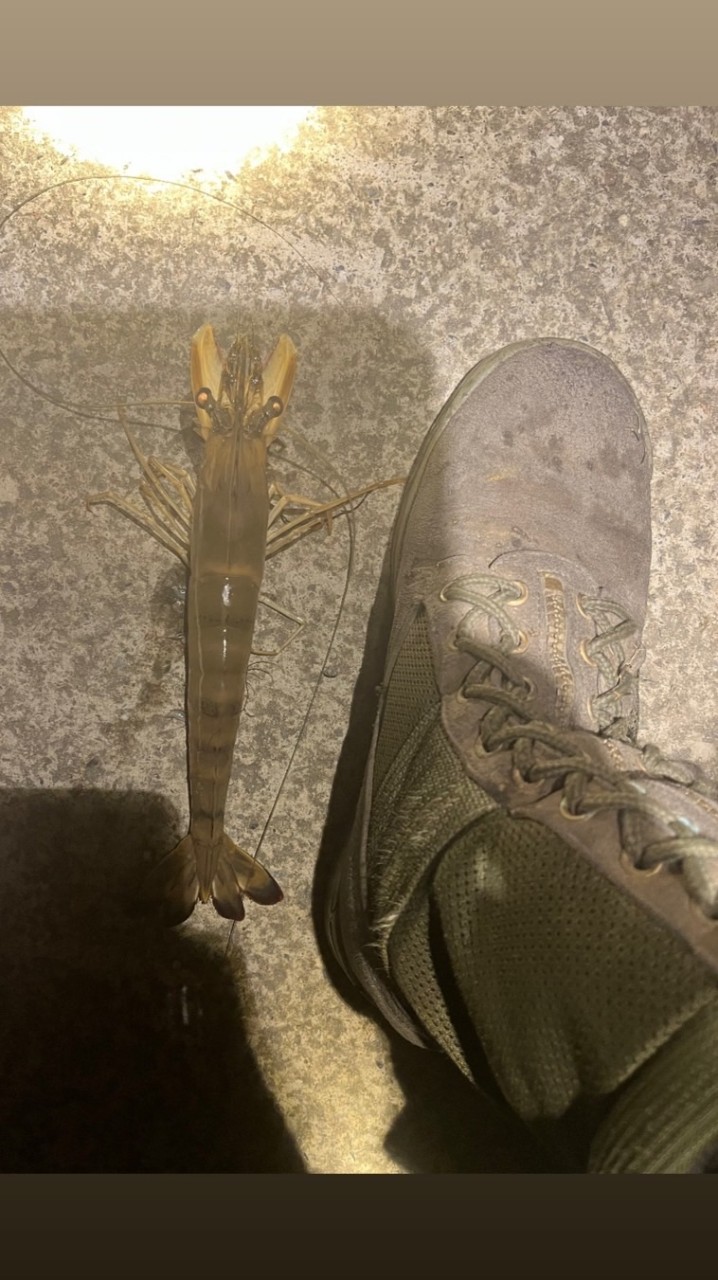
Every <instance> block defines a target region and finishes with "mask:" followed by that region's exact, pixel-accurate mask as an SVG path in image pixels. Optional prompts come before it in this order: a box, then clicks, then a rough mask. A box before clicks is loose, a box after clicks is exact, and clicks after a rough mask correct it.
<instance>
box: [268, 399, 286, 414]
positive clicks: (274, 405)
mask: <svg viewBox="0 0 718 1280" xmlns="http://www.w3.org/2000/svg"><path fill="white" fill-rule="evenodd" d="M283 409H284V405H283V404H282V401H281V400H280V398H279V396H270V397H269V399H268V401H267V403H266V404H265V406H264V416H265V418H278V417H279V415H280V413H281V412H282V410H283Z"/></svg>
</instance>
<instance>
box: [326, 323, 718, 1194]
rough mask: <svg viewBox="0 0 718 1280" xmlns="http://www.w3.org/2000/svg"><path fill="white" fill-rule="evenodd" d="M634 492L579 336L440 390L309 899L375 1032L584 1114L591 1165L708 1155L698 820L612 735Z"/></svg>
mask: <svg viewBox="0 0 718 1280" xmlns="http://www.w3.org/2000/svg"><path fill="white" fill-rule="evenodd" d="M650 475H651V451H650V442H649V439H648V434H647V430H646V426H645V422H644V419H643V415H642V413H641V409H640V407H639V405H638V403H637V401H636V398H635V396H634V394H633V391H632V390H631V388H630V386H629V384H628V383H627V381H626V380H625V378H624V377H623V376H622V374H621V373H620V372H619V370H618V369H617V368H616V366H615V365H614V364H613V363H612V362H611V361H610V360H608V359H607V358H606V357H605V356H603V355H601V354H600V353H599V352H597V351H594V350H593V349H592V348H590V347H588V346H586V345H584V344H582V343H578V342H572V341H568V340H564V339H558V338H556V339H554V338H550V339H541V340H532V341H528V342H520V343H516V344H514V345H511V346H508V347H505V348H503V349H502V350H500V351H498V352H497V353H495V354H494V355H492V356H490V357H488V358H486V359H484V360H482V361H481V362H480V363H479V364H478V365H476V366H475V368H473V369H472V370H471V371H470V372H469V373H468V374H467V375H466V377H465V378H464V379H463V381H462V382H461V383H460V384H459V386H458V387H457V388H456V390H455V391H454V393H453V395H452V396H451V397H450V399H449V401H448V402H447V404H446V405H445V406H444V408H443V409H442V411H441V413H440V414H439V416H438V418H437V419H436V422H435V423H434V425H433V426H432V428H431V430H430V431H429V433H428V435H427V436H426V438H425V440H424V442H423V445H422V447H421V449H420V451H419V454H418V456H417V458H416V461H415V463H414V465H413V467H412V470H411V473H410V475H409V478H408V480H407V483H406V486H405V489H404V493H403V496H402V500H401V504H400V507H399V511H398V514H397V519H396V523H395V527H394V531H393V535H392V541H391V545H390V550H389V575H390V590H389V595H390V601H389V606H388V609H389V616H388V617H387V618H386V620H385V625H386V630H387V633H388V643H387V650H386V662H385V669H384V677H383V680H382V684H381V688H380V693H379V702H378V711H377V716H376V722H375V726H374V732H373V737H372V741H371V747H370V750H369V754H368V759H367V761H366V767H365V771H364V781H363V788H362V793H361V798H360V801H359V805H358V807H357V811H356V814H355V819H354V825H353V829H352V833H351V837H350V839H349V841H348V844H347V846H346V847H345V848H344V849H343V850H342V852H341V855H340V857H338V859H337V864H336V868H335V870H334V872H333V875H332V879H331V883H330V885H329V888H328V892H327V910H326V920H325V923H326V930H327V934H328V937H329V941H330V945H331V948H332V950H333V952H334V954H335V956H336V958H337V960H338V961H339V963H340V964H341V965H342V967H343V968H344V970H345V971H346V973H347V974H348V975H349V976H350V978H351V979H352V981H353V982H354V983H355V984H357V985H358V986H359V987H360V988H361V989H362V990H363V991H364V992H365V994H366V995H367V996H368V997H369V999H370V1000H371V1001H372V1002H373V1004H374V1005H375V1006H376V1007H377V1008H378V1009H379V1011H380V1012H381V1014H382V1015H383V1016H384V1018H385V1019H386V1020H387V1021H388V1022H389V1023H390V1024H391V1025H392V1026H393V1027H394V1028H395V1029H396V1030H397V1031H399V1032H400V1034H402V1035H403V1036H404V1037H405V1038H406V1039H408V1040H411V1041H413V1042H414V1043H417V1044H424V1045H439V1046H440V1047H442V1048H443V1049H444V1050H445V1051H446V1052H447V1053H449V1054H450V1056H452V1057H453V1059H454V1060H455V1062H456V1063H457V1064H458V1065H459V1067H460V1068H461V1069H462V1070H463V1071H464V1072H465V1074H467V1075H468V1076H469V1077H470V1078H473V1079H476V1076H477V1074H478V1067H477V1068H476V1069H474V1066H475V1064H477V1063H478V1062H479V1059H480V1058H481V1057H482V1055H483V1056H484V1057H485V1060H486V1061H487V1062H488V1065H489V1068H490V1071H491V1073H492V1076H493V1078H494V1079H495V1081H496V1082H497V1083H498V1087H499V1089H500V1091H501V1093H502V1095H503V1096H504V1098H505V1099H506V1100H507V1101H508V1103H509V1105H510V1106H511V1107H512V1109H513V1110H514V1111H515V1112H517V1113H518V1114H519V1115H521V1116H522V1117H523V1118H524V1119H525V1120H526V1121H527V1122H528V1123H531V1124H534V1125H537V1126H540V1125H541V1124H542V1123H543V1122H545V1121H552V1122H553V1121H561V1119H562V1118H563V1117H566V1116H568V1115H569V1114H571V1113H572V1111H573V1112H575V1111H576V1110H577V1109H578V1110H579V1111H580V1110H581V1108H583V1110H584V1112H586V1110H587V1109H588V1112H590V1113H591V1114H592V1115H594V1114H595V1115H596V1116H598V1115H601V1116H603V1117H604V1118H603V1120H602V1121H601V1124H600V1125H599V1126H598V1127H596V1126H595V1125H594V1127H593V1129H592V1130H591V1137H590V1143H589V1147H590V1150H588V1151H587V1154H586V1160H587V1164H588V1166H589V1167H591V1168H596V1169H612V1170H613V1169H618V1168H625V1169H640V1170H642V1169H643V1168H659V1167H660V1168H662V1167H664V1166H665V1167H668V1168H671V1169H673V1168H678V1167H680V1168H681V1169H682V1168H684V1167H685V1168H694V1167H697V1166H698V1165H700V1162H701V1161H704V1160H705V1158H706V1154H705V1153H706V1147H707V1145H710V1143H709V1142H708V1140H707V1139H706V1138H705V1133H706V1124H707V1125H708V1129H709V1130H710V1134H711V1135H712V1134H713V1133H714V1134H715V1137H716V1139H717V1140H718V1088H717V1087H716V1086H715V1085H714V1084H713V1083H712V1079H713V1075H714V1074H715V1073H714V1072H713V1071H712V1070H711V1071H708V1069H707V1067H706V1068H705V1070H704V1069H703V1068H702V1067H701V1069H700V1070H699V1071H697V1072H696V1070H695V1064H696V1062H697V1061H698V1059H700V1054H701V1052H703V1050H705V1051H706V1053H708V1051H709V1050H710V1052H709V1053H708V1059H707V1061H708V1060H710V1058H711V1056H712V1058H713V1060H714V1054H715V1048H716V1046H717V1045H718V1001H717V1000H716V977H717V975H718V922H717V921H716V920H715V919H714V917H715V916H716V915H718V860H717V859H718V804H717V803H716V798H715V792H714V790H713V789H712V787H711V785H710V784H709V783H708V782H707V780H706V779H705V778H703V777H702V775H701V774H700V773H699V771H698V770H696V769H694V768H693V767H692V766H689V765H687V764H685V763H684V762H676V761H669V760H667V759H665V758H664V757H663V756H662V755H661V754H660V752H658V751H657V750H656V749H655V748H651V747H644V748H640V747H639V746H638V745H637V743H636V735H637V730H638V673H639V668H640V665H641V662H642V659H643V656H644V651H643V649H642V645H641V634H642V628H643V623H644V618H645V612H646V601H647V591H648V579H649V570H650V555H651V535H650ZM701 1046H702V1048H701ZM696 1055H697V1056H696ZM704 1057H705V1054H704ZM652 1073H653V1074H652ZM646 1090H647V1092H646ZM632 1091H633V1092H632ZM634 1095H635V1096H634ZM708 1095H710V1096H711V1097H712V1098H713V1102H714V1104H715V1112H716V1114H715V1117H714V1119H715V1124H713V1120H712V1119H710V1116H707V1112H706V1106H707V1105H708V1104H706V1097H707V1096H708ZM656 1098H658V1099H659V1102H656ZM626 1099H628V1101H626ZM636 1099H638V1100H639V1102H640V1106H639V1104H638V1103H637V1102H636ZM641 1100H642V1101H641ZM649 1103H650V1106H652V1107H653V1108H654V1111H655V1108H656V1107H658V1108H659V1110H660V1114H661V1117H662V1118H661V1124H660V1125H658V1126H657V1127H656V1126H654V1127H653V1128H652V1129H651V1127H650V1125H649V1130H650V1132H649V1134H648V1136H646V1125H645V1123H644V1121H645V1108H646V1106H648V1105H649ZM711 1106H713V1103H711V1104H710V1106H708V1111H709V1112H710V1107H711ZM637 1107H638V1110H637ZM621 1108H623V1110H621ZM641 1108H643V1112H644V1115H643V1120H641V1119H640V1113H641ZM711 1115H712V1112H711ZM606 1117H608V1118H606ZM626 1117H628V1118H626ZM659 1130H660V1132H658V1131H659ZM669 1131H670V1133H671V1134H673V1137H672V1139H671V1141H672V1142H673V1146H672V1147H671V1146H670V1143H669V1142H668V1138H666V1137H665V1134H666V1133H667V1132H669ZM676 1134H677V1136H676ZM666 1143H668V1146H669V1147H670V1150H668V1149H667V1147H666ZM676 1151H677V1152H678V1154H676ZM662 1162H663V1163H662ZM701 1167H703V1166H702V1165H701Z"/></svg>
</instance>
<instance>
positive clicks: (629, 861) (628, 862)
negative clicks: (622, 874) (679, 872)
mask: <svg viewBox="0 0 718 1280" xmlns="http://www.w3.org/2000/svg"><path fill="white" fill-rule="evenodd" d="M618 861H619V862H620V864H621V866H622V868H623V870H624V871H627V872H628V873H629V874H631V873H633V875H636V876H642V877H643V878H644V879H645V880H647V879H648V877H649V876H655V875H658V874H659V872H661V871H664V870H665V865H666V864H665V863H664V862H657V863H656V864H655V866H653V867H639V866H637V865H636V863H635V862H634V861H633V858H632V857H631V855H630V854H629V853H628V852H627V851H626V850H625V849H621V852H620V853H619V855H618Z"/></svg>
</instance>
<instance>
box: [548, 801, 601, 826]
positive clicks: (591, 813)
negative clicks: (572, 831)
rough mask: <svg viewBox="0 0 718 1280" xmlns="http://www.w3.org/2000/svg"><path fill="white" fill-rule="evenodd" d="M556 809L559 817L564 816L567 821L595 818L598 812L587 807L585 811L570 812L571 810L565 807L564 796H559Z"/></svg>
mask: <svg viewBox="0 0 718 1280" xmlns="http://www.w3.org/2000/svg"><path fill="white" fill-rule="evenodd" d="M558 810H559V813H560V814H561V817H562V818H565V819H566V821H567V822H588V819H589V818H595V816H596V814H597V813H598V810H597V809H587V810H586V812H585V813H571V810H570V809H569V808H567V805H566V797H565V796H561V800H560V803H559V806H558Z"/></svg>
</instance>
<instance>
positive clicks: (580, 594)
mask: <svg viewBox="0 0 718 1280" xmlns="http://www.w3.org/2000/svg"><path fill="white" fill-rule="evenodd" d="M584 599H585V596H584V595H583V592H577V593H576V608H577V609H578V611H579V613H580V614H581V617H582V618H588V621H589V622H592V621H593V619H592V617H591V615H590V613H586V610H585V609H584V607H583V601H584Z"/></svg>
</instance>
